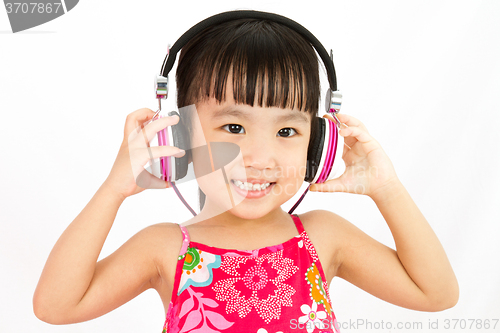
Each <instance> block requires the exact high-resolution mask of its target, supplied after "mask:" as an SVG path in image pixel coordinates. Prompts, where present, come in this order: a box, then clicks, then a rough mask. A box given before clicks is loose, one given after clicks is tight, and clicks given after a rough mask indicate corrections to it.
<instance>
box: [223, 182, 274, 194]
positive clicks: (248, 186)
mask: <svg viewBox="0 0 500 333" xmlns="http://www.w3.org/2000/svg"><path fill="white" fill-rule="evenodd" d="M231 183H233V184H234V185H235V186H237V187H239V188H240V189H242V190H244V191H255V192H259V191H263V190H265V189H266V188H268V187H269V186H271V185H273V184H276V183H275V182H270V183H262V184H252V183H249V182H242V181H241V180H235V179H231Z"/></svg>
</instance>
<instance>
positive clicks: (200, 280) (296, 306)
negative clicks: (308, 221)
mask: <svg viewBox="0 0 500 333" xmlns="http://www.w3.org/2000/svg"><path fill="white" fill-rule="evenodd" d="M292 218H293V220H294V222H295V225H296V227H297V229H298V231H299V235H298V236H295V237H293V238H292V239H290V240H288V241H287V242H284V243H282V244H278V245H274V246H268V247H264V248H260V249H256V250H234V249H232V250H225V249H220V248H215V247H211V246H207V245H204V244H201V243H197V242H192V241H190V240H189V234H188V232H187V229H186V228H184V227H181V230H182V233H183V237H184V240H183V245H182V248H181V252H180V255H179V258H178V260H179V261H178V264H177V270H176V274H175V282H174V290H173V291H172V299H171V302H170V305H169V308H168V310H167V315H166V321H165V325H164V327H163V333H205V332H208V333H232V332H237V333H244V332H252V333H283V332H289V331H290V327H291V326H290V325H291V323H292V322H293V323H295V324H297V326H296V329H294V332H302V333H304V332H307V333H312V332H313V331H314V333H338V330H337V328H336V327H335V326H334V324H336V323H337V321H336V318H335V315H334V314H333V311H332V309H331V305H330V303H331V302H330V298H329V296H328V285H327V283H326V281H325V277H324V272H323V270H322V268H321V264H320V262H319V257H318V255H317V253H316V250H315V248H314V246H313V244H312V242H311V241H310V240H309V237H308V236H307V233H306V232H305V230H304V228H303V226H302V223H301V222H300V219H299V218H298V217H297V216H293V215H292ZM326 323H328V324H329V326H328V325H326Z"/></svg>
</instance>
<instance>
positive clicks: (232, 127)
mask: <svg viewBox="0 0 500 333" xmlns="http://www.w3.org/2000/svg"><path fill="white" fill-rule="evenodd" d="M222 128H224V129H225V130H226V131H228V132H231V133H233V134H244V133H245V129H244V128H243V126H241V125H238V124H227V125H224V126H222ZM242 130H243V132H241V131H242Z"/></svg>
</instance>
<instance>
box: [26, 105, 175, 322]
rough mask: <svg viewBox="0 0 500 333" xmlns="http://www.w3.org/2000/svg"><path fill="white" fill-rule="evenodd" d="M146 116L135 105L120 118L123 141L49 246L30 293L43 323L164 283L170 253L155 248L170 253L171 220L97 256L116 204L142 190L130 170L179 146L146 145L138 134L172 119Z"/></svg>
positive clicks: (86, 316) (86, 314) (81, 317)
mask: <svg viewBox="0 0 500 333" xmlns="http://www.w3.org/2000/svg"><path fill="white" fill-rule="evenodd" d="M153 115H154V112H153V111H152V110H150V109H139V110H136V111H134V112H132V113H130V114H129V115H128V116H127V119H126V121H125V130H124V139H123V142H122V145H121V147H120V150H119V152H118V155H117V157H116V160H115V163H114V165H113V168H112V170H111V172H110V174H109V176H108V178H107V179H106V181H105V182H104V183H103V184H102V185H101V187H100V188H99V189H98V191H97V192H96V193H95V195H94V196H93V197H92V199H91V200H90V202H89V203H88V204H87V205H86V206H85V208H84V209H83V210H82V211H81V212H80V214H79V215H78V216H77V217H76V218H75V219H74V221H73V222H72V223H71V224H70V225H69V226H68V227H67V228H66V230H65V231H64V232H63V234H62V235H61V237H60V238H59V240H58V241H57V243H56V244H55V245H54V248H53V249H52V251H51V253H50V255H49V258H48V259H47V262H46V264H45V267H44V269H43V272H42V275H41V277H40V280H39V282H38V285H37V287H36V290H35V294H34V297H33V310H34V312H35V315H36V316H37V317H38V318H39V319H41V320H43V321H45V322H48V323H51V324H70V323H76V322H82V321H86V320H90V319H93V318H96V317H99V316H101V315H103V314H105V313H107V312H109V311H111V310H113V309H115V308H117V307H118V306H120V305H122V304H124V303H126V302H127V301H129V300H130V299H132V298H134V297H135V296H137V295H139V294H140V293H142V292H143V291H145V290H147V289H149V288H156V289H157V290H158V288H160V289H162V290H164V289H165V287H164V285H165V284H164V283H162V282H163V281H164V280H163V278H164V277H165V276H168V277H170V276H171V275H172V274H173V272H164V271H162V267H172V262H173V261H175V258H176V255H174V256H167V258H165V256H163V257H162V256H161V253H175V254H177V253H178V252H177V251H179V248H180V240H181V239H182V237H181V232H180V230H179V228H178V226H175V225H173V224H168V223H166V224H162V225H154V226H150V227H147V228H145V229H143V230H142V231H140V232H138V233H137V234H136V235H135V236H133V237H132V238H130V239H129V240H128V241H127V242H126V243H125V244H124V245H122V246H121V247H120V248H119V249H118V250H116V251H115V252H114V253H113V254H111V255H110V256H108V257H107V258H105V259H103V260H101V261H99V262H97V260H98V258H99V254H100V252H101V250H102V247H103V244H104V241H105V240H106V237H107V236H108V233H109V231H110V229H111V227H112V225H113V223H114V220H115V217H116V213H117V212H118V209H119V207H120V206H121V204H122V203H123V201H124V200H125V199H126V198H127V197H129V196H131V195H134V194H137V193H140V192H142V191H144V188H141V187H139V186H138V185H137V184H136V181H135V176H134V175H137V174H138V172H139V171H140V170H143V165H144V164H145V163H146V161H147V160H149V158H150V157H149V156H150V154H152V155H153V156H152V157H153V158H158V157H160V156H171V155H173V154H177V153H179V151H180V150H179V149H178V148H176V147H172V146H164V147H155V148H151V149H149V147H147V145H146V143H145V142H144V140H145V139H144V136H143V134H144V135H146V136H147V139H148V140H151V139H152V137H153V136H154V135H156V133H157V132H158V131H159V130H161V129H162V128H165V127H166V126H171V125H173V124H175V123H177V121H178V120H179V119H178V117H165V118H162V119H160V120H158V121H154V122H150V123H148V124H146V123H147V122H148V121H149V120H151V118H152V116H153ZM145 124H146V125H145ZM139 126H140V127H139ZM150 184H151V186H152V188H165V187H166V183H165V182H164V181H162V180H160V179H159V178H156V177H154V176H152V175H150ZM170 257H172V260H170V259H169V258H170ZM165 264H166V266H165ZM173 267H175V266H173Z"/></svg>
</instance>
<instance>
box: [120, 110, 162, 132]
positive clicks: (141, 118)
mask: <svg viewBox="0 0 500 333" xmlns="http://www.w3.org/2000/svg"><path fill="white" fill-rule="evenodd" d="M154 114H155V112H154V111H153V110H151V109H148V108H142V109H139V110H135V111H134V112H132V113H129V114H128V115H127V119H126V120H125V136H128V135H129V134H130V133H131V132H132V131H133V130H135V129H137V127H140V126H141V125H142V124H143V123H144V122H146V121H148V120H149V119H151V118H152V117H153V116H154Z"/></svg>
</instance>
